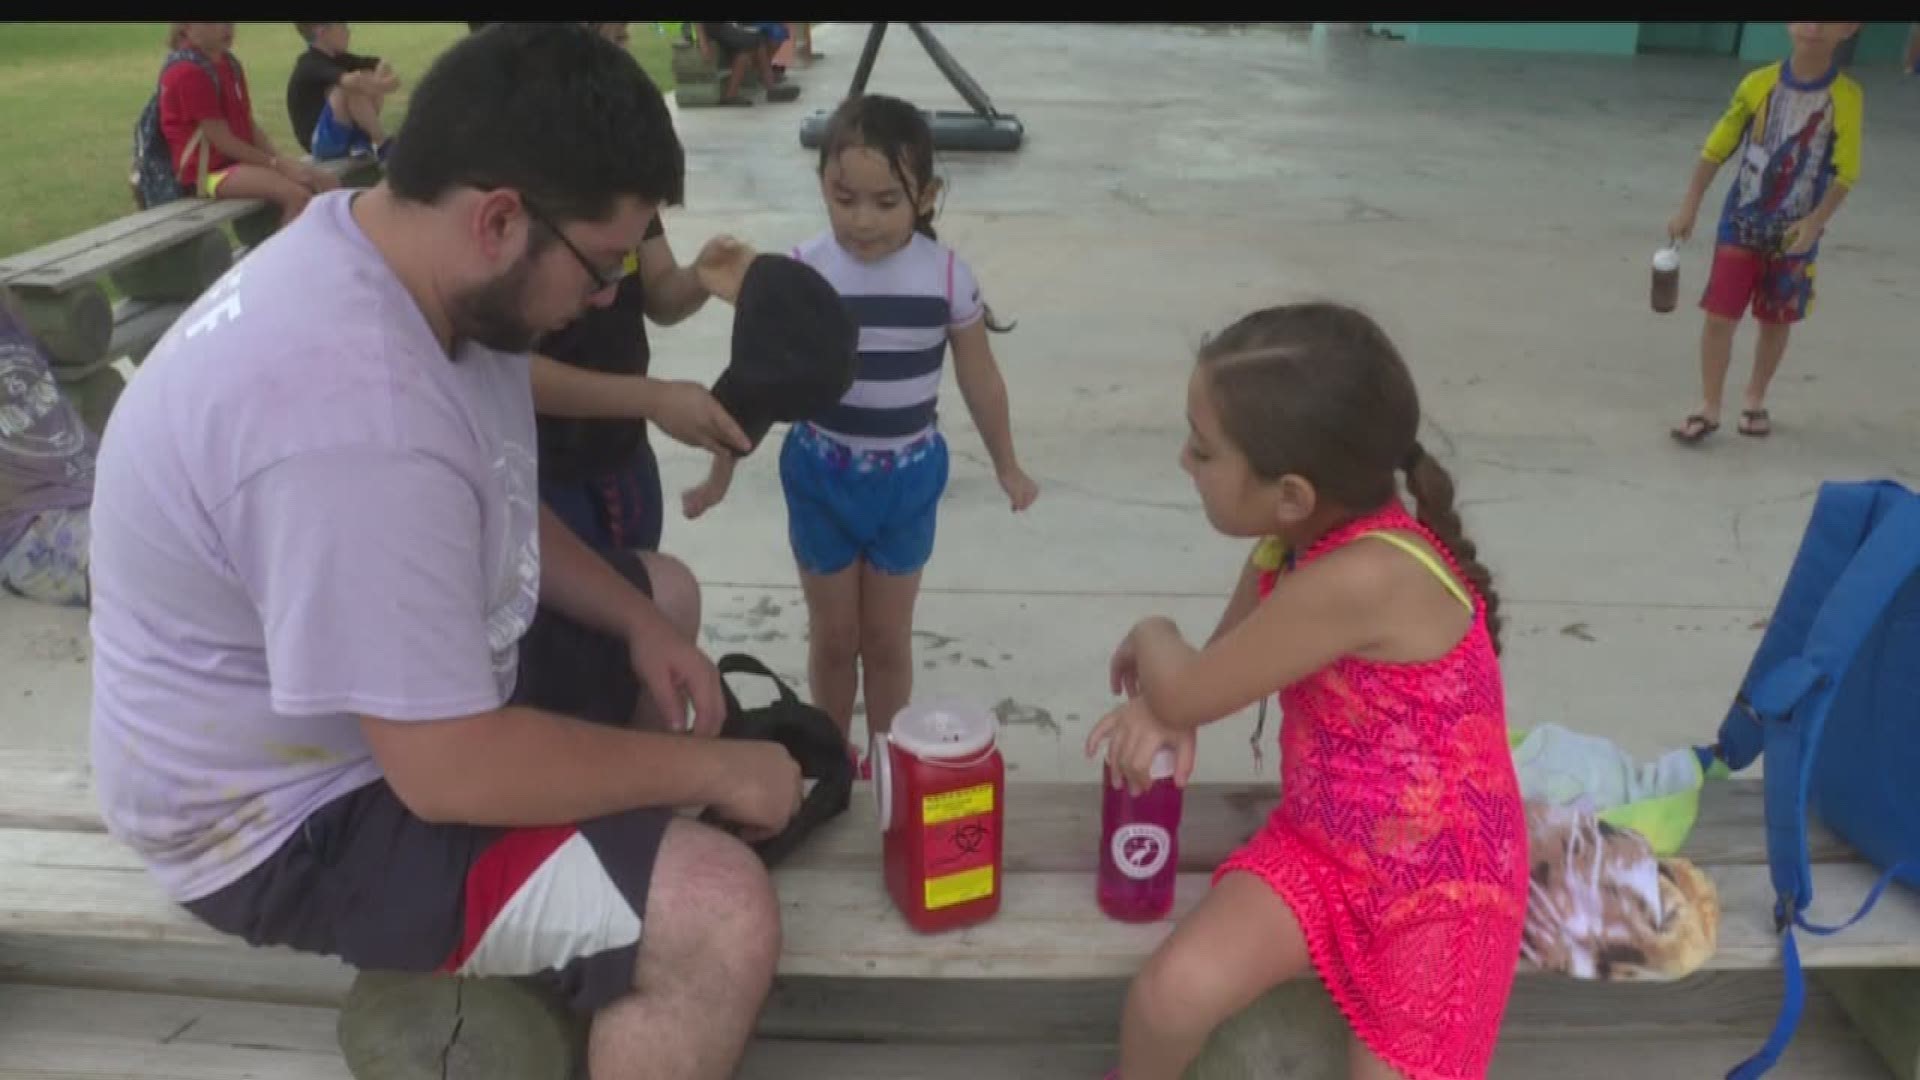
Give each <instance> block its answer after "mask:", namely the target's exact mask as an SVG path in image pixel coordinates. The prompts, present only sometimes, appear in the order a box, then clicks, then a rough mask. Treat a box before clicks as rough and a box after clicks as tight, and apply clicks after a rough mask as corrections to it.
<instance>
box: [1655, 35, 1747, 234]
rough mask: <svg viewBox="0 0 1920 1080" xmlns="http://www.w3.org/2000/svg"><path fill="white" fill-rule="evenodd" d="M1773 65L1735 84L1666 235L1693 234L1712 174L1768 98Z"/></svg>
mask: <svg viewBox="0 0 1920 1080" xmlns="http://www.w3.org/2000/svg"><path fill="white" fill-rule="evenodd" d="M1771 70H1772V69H1771V68H1761V69H1760V70H1758V71H1755V72H1752V73H1751V74H1749V75H1748V76H1747V77H1746V78H1744V79H1742V80H1740V85H1739V86H1737V87H1735V88H1734V91H1733V100H1731V101H1729V102H1728V103H1727V110H1726V112H1724V113H1721V114H1720V119H1719V120H1718V121H1717V122H1716V123H1715V124H1714V125H1713V130H1712V131H1711V132H1709V133H1708V134H1707V142H1706V145H1705V146H1703V147H1701V148H1700V160H1699V161H1698V162H1696V163H1695V164H1694V166H1693V178H1692V179H1691V180H1689V181H1688V183H1687V194H1686V197H1685V198H1683V199H1682V200H1681V201H1680V209H1679V210H1678V211H1677V212H1676V213H1675V214H1674V215H1673V217H1672V218H1671V219H1670V220H1669V221H1668V222H1667V236H1668V237H1670V238H1672V239H1673V240H1675V241H1680V240H1686V239H1689V238H1691V237H1692V236H1693V225H1694V221H1695V220H1696V219H1697V218H1699V216H1700V203H1701V202H1702V201H1703V200H1704V199H1705V198H1706V197H1707V188H1709V187H1711V186H1713V178H1714V176H1715V175H1716V174H1717V173H1719V171H1720V166H1721V165H1722V164H1724V163H1725V162H1726V160H1727V159H1728V158H1729V157H1732V156H1733V152H1734V151H1735V150H1738V149H1739V148H1740V140H1741V139H1742V138H1744V137H1745V135H1746V132H1747V123H1748V121H1750V120H1752V119H1753V111H1754V108H1755V104H1756V102H1758V101H1763V100H1765V98H1766V96H1767V92H1768V88H1769V86H1770V83H1769V82H1768V79H1769V78H1770V75H1769V72H1770V71H1771Z"/></svg>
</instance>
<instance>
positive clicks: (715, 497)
mask: <svg viewBox="0 0 1920 1080" xmlns="http://www.w3.org/2000/svg"><path fill="white" fill-rule="evenodd" d="M726 494H727V489H726V485H724V484H719V483H715V482H714V481H712V480H704V481H702V482H700V483H698V484H695V485H694V486H693V487H690V488H688V489H687V490H686V491H685V492H683V493H681V495H680V510H681V512H683V513H685V514H686V515H687V520H688V521H693V520H696V519H698V518H699V517H700V515H701V514H704V513H706V512H707V511H709V510H711V509H713V508H714V507H715V506H717V505H719V503H720V500H721V499H722V498H725V497H726Z"/></svg>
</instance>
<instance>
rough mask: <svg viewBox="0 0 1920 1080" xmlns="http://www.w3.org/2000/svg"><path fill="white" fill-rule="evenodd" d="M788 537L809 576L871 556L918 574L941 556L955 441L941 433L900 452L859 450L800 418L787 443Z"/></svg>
mask: <svg viewBox="0 0 1920 1080" xmlns="http://www.w3.org/2000/svg"><path fill="white" fill-rule="evenodd" d="M780 486H781V488H782V489H783V490H784V491H785V492H786V495H787V538H788V540H789V541H790V542H791V543H792V544H793V557H794V561H796V562H798V563H799V564H800V569H802V570H804V571H806V572H807V573H809V574H819V575H826V574H837V573H839V572H840V571H842V570H845V569H847V568H848V567H850V566H852V565H853V564H854V562H855V561H856V560H861V559H864V560H866V562H867V563H868V564H869V565H870V566H872V567H873V568H874V569H875V570H878V571H880V572H881V573H883V574H913V573H918V572H919V571H920V570H921V568H923V567H925V566H926V565H927V560H929V559H931V558H932V557H933V534H934V524H935V517H936V516H937V511H938V509H939V506H940V496H941V495H942V494H944V493H945V492H946V490H947V441H946V439H944V438H942V437H941V435H940V433H939V432H937V431H936V432H933V433H932V434H930V435H927V436H926V437H925V438H922V439H920V440H918V441H916V442H914V443H912V444H910V445H908V446H906V447H903V448H901V449H899V450H892V451H855V450H850V449H848V448H847V447H846V446H845V445H843V444H841V443H838V442H835V441H834V440H833V439H830V438H828V437H827V436H825V435H823V434H821V433H820V432H819V431H818V430H816V429H815V428H814V427H813V426H812V425H810V424H795V425H793V427H791V428H790V429H788V431H787V440H786V442H785V443H784V444H783V445H782V446H781V448H780Z"/></svg>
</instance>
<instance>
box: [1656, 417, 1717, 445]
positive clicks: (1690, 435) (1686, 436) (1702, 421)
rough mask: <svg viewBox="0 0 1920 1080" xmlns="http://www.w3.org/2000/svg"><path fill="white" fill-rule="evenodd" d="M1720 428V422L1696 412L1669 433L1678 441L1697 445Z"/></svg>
mask: <svg viewBox="0 0 1920 1080" xmlns="http://www.w3.org/2000/svg"><path fill="white" fill-rule="evenodd" d="M1719 430H1720V425H1719V424H1716V423H1714V422H1713V421H1711V420H1709V419H1707V418H1706V417H1704V416H1701V415H1700V414H1699V413H1694V414H1693V415H1692V416H1689V417H1687V418H1686V419H1685V420H1683V421H1681V423H1680V426H1679V427H1677V428H1674V429H1673V430H1672V431H1670V432H1668V434H1670V435H1672V436H1673V437H1674V439H1675V440H1676V441H1678V442H1681V443H1685V444H1686V445H1688V446H1696V445H1698V444H1699V443H1700V441H1701V440H1703V439H1705V438H1706V437H1707V436H1709V435H1711V434H1713V433H1714V432H1716V431H1719Z"/></svg>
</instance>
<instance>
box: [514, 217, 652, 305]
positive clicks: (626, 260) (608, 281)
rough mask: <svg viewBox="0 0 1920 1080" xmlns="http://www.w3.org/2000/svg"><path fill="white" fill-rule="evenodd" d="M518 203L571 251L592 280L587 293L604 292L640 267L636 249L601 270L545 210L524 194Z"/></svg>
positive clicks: (638, 254)
mask: <svg viewBox="0 0 1920 1080" xmlns="http://www.w3.org/2000/svg"><path fill="white" fill-rule="evenodd" d="M520 205H522V206H524V207H526V208H527V216H528V217H530V218H532V219H533V220H535V221H537V222H539V223H540V224H541V225H542V226H544V227H545V228H546V230H547V231H548V232H550V233H552V234H553V235H554V236H555V237H557V238H558V239H559V241H560V242H561V243H562V244H564V245H566V248H567V250H568V251H569V252H572V253H573V257H574V260H575V261H577V262H578V263H579V264H580V269H582V270H585V271H586V272H587V279H588V280H589V281H591V282H593V288H591V289H589V290H587V291H588V292H589V293H597V292H604V291H606V290H608V289H611V288H613V287H614V286H616V285H618V284H620V282H622V281H624V280H626V279H627V278H628V277H630V276H632V275H633V273H634V272H635V271H637V270H639V269H640V253H639V252H637V251H629V252H627V253H626V254H625V255H623V256H621V257H620V265H619V267H618V268H616V269H614V270H602V269H601V268H599V267H597V266H595V265H593V260H591V259H589V258H587V254H586V252H584V251H581V250H580V248H579V247H578V246H576V245H575V244H574V242H573V241H572V240H569V239H567V234H566V233H563V232H561V231H560V226H558V225H556V224H554V221H553V219H552V218H550V217H548V216H547V215H546V213H545V212H543V211H542V210H541V209H540V208H539V207H537V206H535V205H534V204H533V203H532V202H531V201H530V200H528V199H527V198H526V197H525V196H521V198H520Z"/></svg>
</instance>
